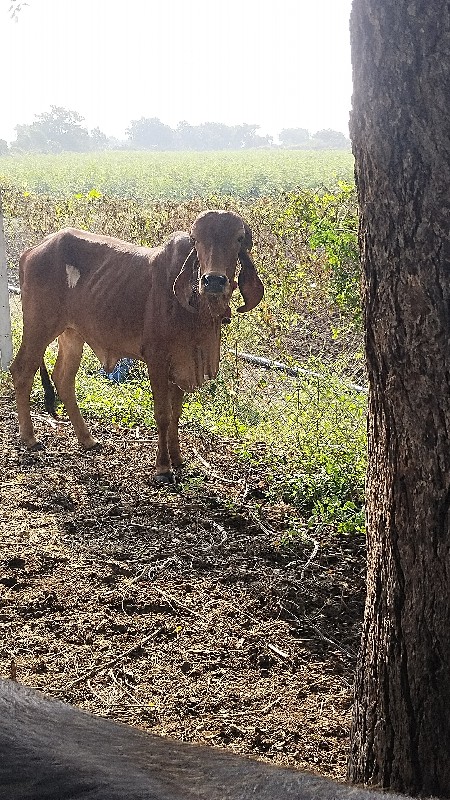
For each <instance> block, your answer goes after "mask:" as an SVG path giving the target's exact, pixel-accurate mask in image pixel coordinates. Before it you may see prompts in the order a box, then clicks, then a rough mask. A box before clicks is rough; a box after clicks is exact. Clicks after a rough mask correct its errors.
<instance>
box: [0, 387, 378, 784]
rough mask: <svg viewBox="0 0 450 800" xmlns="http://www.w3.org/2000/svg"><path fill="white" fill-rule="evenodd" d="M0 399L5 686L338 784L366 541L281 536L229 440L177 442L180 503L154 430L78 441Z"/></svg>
mask: <svg viewBox="0 0 450 800" xmlns="http://www.w3.org/2000/svg"><path fill="white" fill-rule="evenodd" d="M35 412H36V415H37V418H36V419H35V422H36V427H37V430H38V434H39V437H40V438H41V440H42V441H44V442H45V445H46V450H45V451H42V452H37V453H28V452H26V451H24V450H23V449H22V448H21V447H20V446H19V444H18V431H17V417H16V415H15V406H14V402H13V400H12V395H11V394H10V393H8V392H6V394H3V396H2V397H1V398H0V462H1V479H0V480H1V489H0V527H1V532H0V536H1V539H0V541H1V546H0V674H1V676H2V677H10V676H13V677H14V676H16V678H17V680H18V681H20V682H21V683H24V684H26V685H29V686H32V687H35V688H39V689H42V690H44V691H46V692H47V693H49V694H51V695H53V696H55V697H58V698H61V699H63V700H66V701H68V702H70V703H73V704H76V705H78V706H80V707H82V708H85V709H89V710H90V711H93V712H95V713H97V714H101V715H103V716H105V717H110V718H113V719H116V720H119V721H121V722H126V723H130V724H132V725H138V726H139V727H141V728H143V729H145V730H148V731H152V732H153V733H157V734H161V735H163V736H170V737H173V738H177V739H181V740H184V741H195V742H201V743H204V744H208V745H216V746H220V747H226V748H229V749H230V750H233V751H234V752H237V753H245V754H247V755H251V756H253V757H258V758H263V759H265V760H269V761H272V762H277V763H279V764H290V765H295V766H298V767H301V768H304V769H309V770H313V771H317V772H320V773H322V774H323V775H328V776H332V777H335V778H338V779H343V778H344V776H345V762H346V757H347V748H348V730H349V723H350V708H351V686H352V680H353V670H354V666H355V656H356V651H357V647H358V640H359V632H360V625H361V620H362V613H363V599H364V577H365V548H364V542H363V541H362V539H355V537H349V536H339V535H337V534H335V533H333V532H332V531H330V530H327V529H325V528H323V529H320V530H316V531H315V532H312V533H311V538H310V537H305V538H303V539H302V538H301V537H297V538H295V539H293V538H291V537H289V536H288V535H286V532H287V531H288V530H289V527H290V520H291V519H292V514H293V509H291V508H289V507H288V506H285V505H282V504H271V503H269V502H267V501H266V500H265V499H264V496H265V495H264V489H265V488H266V487H265V486H264V485H262V482H261V477H260V475H258V471H257V470H256V469H255V468H252V469H247V470H246V471H245V470H244V469H243V467H242V465H239V464H238V463H237V461H236V459H235V458H234V456H233V454H232V449H231V444H230V443H229V442H226V441H225V442H224V441H223V440H214V441H213V440H212V439H211V438H209V437H207V436H205V434H204V433H203V434H202V433H201V432H199V431H195V430H193V429H192V428H188V427H184V428H183V430H182V443H183V446H184V453H185V455H186V461H187V465H188V466H187V468H186V469H185V471H184V473H183V482H182V486H181V488H180V490H179V491H177V492H171V491H166V490H161V489H157V488H156V487H154V486H153V485H152V483H151V480H150V476H151V472H152V465H153V461H154V455H155V436H154V432H153V431H151V430H141V431H140V432H139V436H137V434H136V432H135V431H133V432H127V431H124V430H120V429H112V428H111V427H103V428H102V427H101V426H99V425H95V423H94V424H93V425H92V426H91V427H92V428H93V431H94V434H95V435H97V436H98V437H99V438H100V439H101V440H102V441H103V444H104V447H103V449H102V451H101V452H99V453H92V454H83V453H82V452H81V451H80V450H79V449H78V446H77V443H76V440H75V438H74V435H73V432H72V429H71V428H69V427H67V426H60V428H59V429H58V430H57V431H55V430H54V428H52V427H51V426H50V425H49V421H48V420H46V418H45V417H44V416H42V417H41V416H40V415H39V409H37V408H36V409H35Z"/></svg>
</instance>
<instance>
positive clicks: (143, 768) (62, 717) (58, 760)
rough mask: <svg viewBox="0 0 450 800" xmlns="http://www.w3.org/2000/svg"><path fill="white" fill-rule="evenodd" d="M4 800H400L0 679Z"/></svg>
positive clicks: (0, 771) (401, 799)
mask: <svg viewBox="0 0 450 800" xmlns="http://www.w3.org/2000/svg"><path fill="white" fill-rule="evenodd" d="M0 796H1V797H4V798H7V799H8V800H318V798H320V800H406V798H404V797H403V796H400V795H397V794H384V793H382V792H377V791H369V790H366V789H361V788H358V787H356V786H346V785H345V784H340V783H335V782H334V781H331V780H328V779H327V778H322V777H320V776H318V775H313V774H309V773H307V772H302V771H300V770H295V769H283V768H281V767H275V766H272V765H271V764H263V763H261V762H258V761H251V760H250V759H246V758H242V757H239V756H237V755H234V754H232V753H227V752H224V751H223V750H219V749H216V748H214V747H205V746H203V747H202V746H198V745H197V746H196V745H189V744H182V743H180V742H175V741H171V740H170V739H163V738H161V737H158V736H152V735H149V734H145V733H144V732H143V731H141V730H139V729H137V728H132V727H129V726H128V725H121V724H117V723H114V722H111V720H107V719H102V718H101V717H95V716H93V715H92V714H88V713H86V712H85V711H80V710H79V709H76V708H73V707H72V706H69V705H67V704H66V703H60V702H57V701H55V700H50V699H49V698H47V697H45V696H44V695H42V694H40V693H38V692H34V691H32V690H30V689H27V688H25V687H24V686H19V685H18V684H16V683H13V682H12V681H0Z"/></svg>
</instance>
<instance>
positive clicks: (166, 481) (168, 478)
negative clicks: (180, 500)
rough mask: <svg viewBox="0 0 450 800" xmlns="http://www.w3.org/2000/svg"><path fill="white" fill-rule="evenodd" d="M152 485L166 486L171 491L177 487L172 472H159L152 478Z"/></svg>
mask: <svg viewBox="0 0 450 800" xmlns="http://www.w3.org/2000/svg"><path fill="white" fill-rule="evenodd" d="M153 483H155V484H156V485H157V486H168V487H169V488H172V489H174V488H175V487H176V485H177V482H176V480H175V475H174V474H173V472H161V473H160V474H159V475H155V476H154V478H153Z"/></svg>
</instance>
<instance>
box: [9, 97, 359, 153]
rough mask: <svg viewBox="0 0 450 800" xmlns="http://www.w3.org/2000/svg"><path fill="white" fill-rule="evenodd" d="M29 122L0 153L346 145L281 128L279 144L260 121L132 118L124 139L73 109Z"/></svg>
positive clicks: (334, 136)
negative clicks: (173, 122)
mask: <svg viewBox="0 0 450 800" xmlns="http://www.w3.org/2000/svg"><path fill="white" fill-rule="evenodd" d="M35 116H36V119H35V121H34V122H32V123H31V124H29V125H16V127H15V131H16V139H15V140H14V141H13V142H11V145H10V146H8V143H7V142H6V141H5V140H4V139H0V155H6V154H8V153H62V152H74V153H86V152H95V151H97V152H98V151H100V150H240V149H249V148H256V147H266V148H267V147H275V146H281V147H285V148H290V149H291V148H300V149H311V150H320V149H332V148H333V149H349V148H350V142H349V140H348V139H347V138H346V137H345V136H344V134H343V133H341V132H339V131H334V130H330V129H328V130H321V131H317V133H314V134H313V135H310V133H309V131H308V130H307V129H306V128H284V129H283V130H282V131H281V132H280V134H279V141H280V145H275V144H274V141H273V137H272V136H261V135H260V134H259V133H258V129H259V125H248V124H245V123H244V124H242V125H224V124H223V123H220V122H203V123H202V124H201V125H190V124H189V123H188V122H186V121H185V120H183V121H182V122H179V123H178V125H177V127H176V128H171V127H170V126H169V125H165V124H164V122H161V120H160V119H158V118H157V117H141V119H135V120H132V121H131V122H130V126H129V127H128V128H127V130H126V131H125V135H126V139H125V140H120V139H116V138H114V137H108V136H106V134H104V133H103V132H102V131H101V130H100V128H94V129H93V130H91V131H89V130H88V129H87V128H85V127H84V126H83V125H82V122H83V120H84V118H83V117H82V116H80V114H78V113H77V112H76V111H69V110H68V109H66V108H61V107H60V106H51V108H50V111H47V112H44V113H42V114H36V115H35Z"/></svg>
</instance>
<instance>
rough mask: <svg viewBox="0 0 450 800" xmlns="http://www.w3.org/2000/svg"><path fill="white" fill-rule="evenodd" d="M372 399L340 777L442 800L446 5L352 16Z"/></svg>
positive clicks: (448, 781) (449, 338)
mask: <svg viewBox="0 0 450 800" xmlns="http://www.w3.org/2000/svg"><path fill="white" fill-rule="evenodd" d="M351 35H352V59H353V79H354V96H353V111H352V119H351V130H352V141H353V149H354V154H355V158H356V181H357V187H358V193H359V202H360V211H361V220H360V245H361V253H362V262H363V299H364V308H365V323H366V357H367V367H368V373H369V383H370V398H369V423H368V433H369V467H368V477H367V540H368V542H367V543H368V588H367V602H366V611H365V619H364V626H363V636H362V643H361V650H360V655H359V663H358V668H357V675H356V684H355V707H354V716H353V724H352V732H351V751H350V758H349V767H348V777H349V779H350V780H352V781H353V782H359V783H372V784H378V785H381V786H383V787H389V788H392V789H395V790H398V791H404V792H410V793H412V794H416V793H423V794H436V795H438V796H441V797H449V796H450V263H449V257H450V249H449V226H450V202H449V200H450V141H449V137H450V118H449V109H450V4H449V2H448V0H354V3H353V10H352V18H351Z"/></svg>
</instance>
